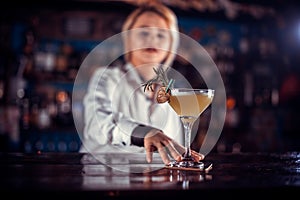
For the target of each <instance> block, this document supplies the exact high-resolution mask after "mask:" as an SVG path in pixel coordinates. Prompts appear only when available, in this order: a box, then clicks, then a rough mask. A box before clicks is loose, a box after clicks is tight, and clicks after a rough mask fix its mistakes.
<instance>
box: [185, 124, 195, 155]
mask: <svg viewBox="0 0 300 200" xmlns="http://www.w3.org/2000/svg"><path fill="white" fill-rule="evenodd" d="M183 127H184V146H185V153H184V156H183V158H190V157H191V134H192V127H193V122H189V121H188V120H187V121H184V122H183Z"/></svg>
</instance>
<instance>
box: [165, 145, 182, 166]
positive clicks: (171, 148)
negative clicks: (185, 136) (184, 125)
mask: <svg viewBox="0 0 300 200" xmlns="http://www.w3.org/2000/svg"><path fill="white" fill-rule="evenodd" d="M164 146H165V148H167V150H168V152H169V154H170V155H171V156H172V157H173V158H174V159H175V160H176V161H180V160H181V158H182V156H181V153H179V152H178V151H177V149H176V148H175V146H174V144H173V142H172V141H164ZM167 164H168V163H167Z"/></svg>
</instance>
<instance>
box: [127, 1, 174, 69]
mask: <svg viewBox="0 0 300 200" xmlns="http://www.w3.org/2000/svg"><path fill="white" fill-rule="evenodd" d="M145 12H154V13H156V14H158V15H159V16H161V17H162V18H164V19H165V20H166V23H167V25H168V28H169V30H170V33H171V47H170V49H169V53H168V55H167V57H166V59H165V60H164V62H163V63H161V64H163V65H164V66H166V67H168V66H171V65H172V63H173V61H174V59H175V56H176V51H177V48H178V43H179V32H178V22H177V16H176V15H175V14H174V12H173V11H172V10H171V9H169V8H168V7H166V6H165V5H163V4H161V3H153V4H150V3H148V4H146V5H141V6H139V7H138V8H137V9H136V10H134V11H133V12H132V13H131V14H130V15H129V16H128V17H127V19H126V20H125V22H124V24H123V27H122V31H123V32H124V31H128V30H130V29H132V27H133V26H134V24H135V22H136V20H137V18H138V17H139V16H140V15H142V14H143V13H145ZM123 40H124V50H125V55H124V57H125V61H129V60H130V46H129V38H128V34H124V38H123Z"/></svg>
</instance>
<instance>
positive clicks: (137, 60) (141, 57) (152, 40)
mask: <svg viewBox="0 0 300 200" xmlns="http://www.w3.org/2000/svg"><path fill="white" fill-rule="evenodd" d="M136 28H138V29H136ZM132 29H136V30H134V31H132V32H131V34H130V35H129V44H130V47H131V49H136V50H133V51H131V52H130V61H131V63H132V64H133V65H134V66H136V67H138V66H141V65H144V64H148V63H156V64H158V63H161V61H163V60H164V59H165V58H166V56H167V55H168V50H169V49H170V46H171V34H170V32H169V31H168V25H167V22H166V21H165V19H164V18H162V17H161V16H159V15H158V14H156V13H154V12H145V13H143V14H141V15H140V16H139V17H138V18H137V20H136V22H135V24H134V25H133V27H132Z"/></svg>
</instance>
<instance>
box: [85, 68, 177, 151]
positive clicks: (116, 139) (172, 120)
mask: <svg viewBox="0 0 300 200" xmlns="http://www.w3.org/2000/svg"><path fill="white" fill-rule="evenodd" d="M142 83H143V82H142V79H141V78H140V76H139V75H138V73H137V72H136V70H135V69H134V67H133V66H132V65H131V64H126V65H124V66H122V67H120V66H118V67H99V69H97V70H96V71H95V72H94V74H93V76H92V77H91V79H90V82H89V85H88V90H87V93H86V95H85V97H84V100H83V105H84V131H83V138H82V139H83V141H82V142H83V146H82V148H81V150H80V151H81V152H85V151H88V152H96V151H97V149H101V148H99V147H101V146H103V145H107V144H112V145H121V146H130V145H131V134H132V131H133V130H134V129H135V128H136V127H137V126H138V125H140V124H143V125H146V126H151V127H155V128H157V129H161V130H163V132H164V133H165V134H166V135H168V136H169V137H171V138H173V139H174V140H176V141H177V142H179V143H180V144H183V132H182V125H181V122H180V119H179V117H178V116H177V114H176V113H175V112H174V111H173V110H172V108H171V107H170V106H169V105H168V103H163V104H158V103H156V102H155V101H153V100H151V99H149V98H148V97H147V95H146V93H145V92H144V88H143V87H142Z"/></svg>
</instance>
